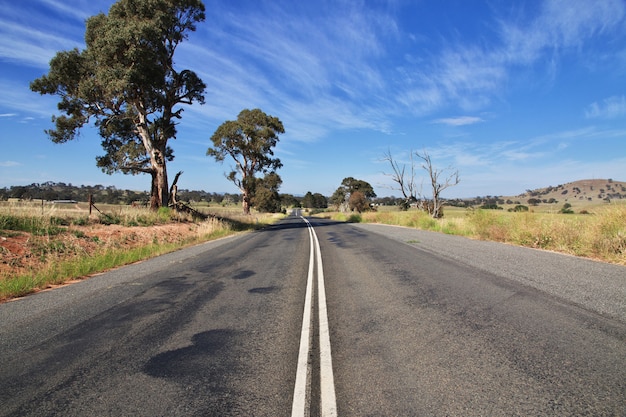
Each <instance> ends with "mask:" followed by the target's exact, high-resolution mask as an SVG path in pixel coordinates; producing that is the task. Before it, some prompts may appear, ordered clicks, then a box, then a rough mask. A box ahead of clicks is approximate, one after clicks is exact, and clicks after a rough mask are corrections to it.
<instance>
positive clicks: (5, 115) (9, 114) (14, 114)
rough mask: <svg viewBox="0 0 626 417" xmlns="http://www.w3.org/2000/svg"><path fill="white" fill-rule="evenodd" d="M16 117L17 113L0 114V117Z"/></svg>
mask: <svg viewBox="0 0 626 417" xmlns="http://www.w3.org/2000/svg"><path fill="white" fill-rule="evenodd" d="M14 116H17V113H3V114H0V117H14Z"/></svg>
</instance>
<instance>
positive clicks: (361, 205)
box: [348, 191, 369, 213]
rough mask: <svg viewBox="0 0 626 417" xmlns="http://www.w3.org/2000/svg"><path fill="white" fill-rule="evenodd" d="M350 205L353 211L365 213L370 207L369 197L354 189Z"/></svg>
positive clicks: (349, 201)
mask: <svg viewBox="0 0 626 417" xmlns="http://www.w3.org/2000/svg"><path fill="white" fill-rule="evenodd" d="M348 207H349V208H350V210H351V211H356V212H357V213H363V212H364V211H366V210H367V209H369V202H368V200H367V198H365V194H363V193H362V192H361V191H354V192H353V193H352V194H350V199H349V200H348Z"/></svg>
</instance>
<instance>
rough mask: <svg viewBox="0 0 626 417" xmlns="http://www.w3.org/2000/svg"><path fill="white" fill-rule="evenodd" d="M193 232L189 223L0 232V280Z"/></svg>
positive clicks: (175, 239) (177, 239)
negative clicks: (47, 232) (41, 233)
mask: <svg viewBox="0 0 626 417" xmlns="http://www.w3.org/2000/svg"><path fill="white" fill-rule="evenodd" d="M197 235H198V226H197V225H196V224H193V223H172V224H165V225H155V226H150V227H125V226H119V225H101V224H96V225H87V226H69V227H67V228H66V229H64V230H62V231H61V232H60V233H58V234H55V235H48V236H37V235H33V234H31V233H26V232H13V231H11V232H10V233H3V235H0V279H2V277H10V276H17V275H20V274H25V273H27V272H29V271H33V270H41V269H44V268H45V267H46V265H48V264H49V263H50V262H51V261H53V260H59V259H65V258H72V257H78V256H93V255H94V254H96V253H101V252H103V251H106V250H107V249H121V250H124V249H132V248H136V247H139V246H145V245H149V244H151V243H157V242H158V243H176V242H184V241H188V240H189V239H190V238H193V237H194V236H197Z"/></svg>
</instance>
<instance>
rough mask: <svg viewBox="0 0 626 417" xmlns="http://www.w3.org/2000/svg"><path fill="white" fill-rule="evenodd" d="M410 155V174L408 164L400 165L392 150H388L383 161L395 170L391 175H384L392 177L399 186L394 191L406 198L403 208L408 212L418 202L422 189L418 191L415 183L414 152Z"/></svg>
mask: <svg viewBox="0 0 626 417" xmlns="http://www.w3.org/2000/svg"><path fill="white" fill-rule="evenodd" d="M409 155H410V164H409V171H410V172H408V173H407V172H406V171H407V166H406V164H402V165H400V163H399V162H398V161H396V160H395V159H393V156H392V155H391V150H390V149H388V150H387V152H386V153H385V154H384V155H383V161H386V162H389V164H390V165H391V169H392V170H393V172H392V173H390V174H387V173H384V174H385V175H387V176H390V177H391V180H392V181H393V182H395V183H396V184H398V185H397V187H392V189H394V190H398V191H400V192H401V193H402V196H403V197H404V204H403V207H402V208H403V209H404V210H408V208H409V207H410V206H411V203H415V202H417V201H418V200H417V197H418V195H421V189H420V190H419V191H418V189H417V185H416V182H415V161H414V160H413V151H411V152H410V153H409Z"/></svg>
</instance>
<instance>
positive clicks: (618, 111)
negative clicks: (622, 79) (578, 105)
mask: <svg viewBox="0 0 626 417" xmlns="http://www.w3.org/2000/svg"><path fill="white" fill-rule="evenodd" d="M624 116H626V97H624V96H613V97H609V98H606V99H604V100H603V101H602V103H600V104H598V103H597V102H594V103H591V104H590V105H589V106H588V107H587V109H586V110H585V117H586V118H588V119H595V118H601V119H615V118H618V117H624Z"/></svg>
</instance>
